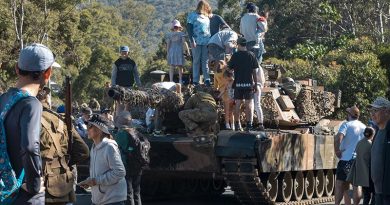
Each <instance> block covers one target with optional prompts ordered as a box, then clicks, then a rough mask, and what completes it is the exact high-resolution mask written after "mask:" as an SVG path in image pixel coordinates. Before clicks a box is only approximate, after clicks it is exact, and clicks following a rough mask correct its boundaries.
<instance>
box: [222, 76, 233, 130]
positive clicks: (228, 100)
mask: <svg viewBox="0 0 390 205" xmlns="http://www.w3.org/2000/svg"><path fill="white" fill-rule="evenodd" d="M223 78H224V80H225V81H226V83H225V87H224V88H223V89H222V92H221V93H220V94H219V97H220V98H222V100H223V107H224V111H225V127H226V129H228V130H230V129H231V130H235V126H234V115H233V109H234V89H233V88H232V86H233V82H234V77H233V72H232V71H228V70H225V71H224V72H223Z"/></svg>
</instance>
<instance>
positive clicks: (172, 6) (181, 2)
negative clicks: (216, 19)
mask: <svg viewBox="0 0 390 205" xmlns="http://www.w3.org/2000/svg"><path fill="white" fill-rule="evenodd" d="M142 2H145V3H148V4H151V5H153V6H154V7H155V8H156V11H157V14H158V15H157V17H158V18H159V20H161V22H162V23H163V26H162V27H161V28H158V29H159V31H163V32H164V33H165V32H167V30H168V29H169V23H170V22H171V21H172V20H173V19H174V18H175V17H176V16H177V15H180V14H183V13H186V12H189V11H191V10H194V9H195V8H196V5H197V3H198V0H146V1H142ZM209 2H210V4H211V6H212V8H213V9H215V8H217V5H218V0H210V1H209ZM159 14H160V15H159ZM181 23H184V22H181Z"/></svg>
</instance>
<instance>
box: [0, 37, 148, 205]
mask: <svg viewBox="0 0 390 205" xmlns="http://www.w3.org/2000/svg"><path fill="white" fill-rule="evenodd" d="M54 60H55V57H54V54H53V53H52V51H51V50H50V49H49V48H47V47H46V46H44V45H42V44H32V45H30V46H27V47H25V48H23V49H22V50H21V52H20V55H19V59H18V63H17V66H16V73H17V75H18V80H17V82H16V85H15V87H13V88H10V89H9V90H8V91H7V92H5V93H4V94H2V95H1V96H0V111H1V112H0V116H1V117H0V124H1V127H0V133H1V139H0V143H1V146H0V149H1V151H0V173H1V181H0V190H1V192H0V202H1V204H31V205H40V204H42V205H43V204H57V205H61V204H62V205H66V204H72V203H73V202H75V201H76V195H75V190H76V184H77V185H78V186H81V187H83V188H90V189H91V194H92V199H91V200H92V204H96V205H100V204H118V205H121V204H131V205H133V204H138V205H140V204H142V203H141V195H140V179H141V173H142V169H143V168H144V167H145V166H147V162H148V159H143V160H139V158H140V156H139V155H140V153H139V146H140V145H143V146H144V148H143V149H144V150H145V149H146V151H147V150H148V149H149V148H150V145H149V144H148V142H147V139H146V138H144V137H142V135H141V134H140V133H138V132H137V131H136V130H135V129H134V127H133V124H132V119H131V115H130V113H128V112H127V111H123V112H119V115H117V116H116V119H115V120H113V116H112V115H111V114H110V112H111V110H110V109H107V108H102V110H101V111H100V112H99V114H94V112H95V113H96V112H97V111H96V110H97V109H99V107H100V105H99V103H98V102H97V101H96V100H95V99H92V100H91V102H90V105H89V106H88V105H82V109H81V113H80V115H79V118H77V119H75V120H74V123H72V124H71V125H70V126H69V125H68V124H66V119H64V114H63V113H64V111H65V107H64V106H59V107H58V108H57V111H58V112H55V111H53V108H52V107H51V106H50V89H49V88H47V87H45V85H46V84H47V83H48V81H49V78H50V75H51V72H52V65H53V63H54ZM122 66H123V64H122ZM118 68H119V69H120V68H121V65H120V64H118ZM90 107H92V108H93V110H92V109H91V108H90ZM114 122H115V124H114V125H113V123H114ZM112 126H115V127H117V129H118V131H117V132H115V133H114V132H110V131H109V130H111V129H112ZM87 139H89V140H91V141H92V142H93V143H92V145H91V146H90V151H89V147H88V145H87V143H86V142H87V141H88V140H87ZM131 139H132V140H131ZM118 144H119V145H118ZM145 145H147V146H149V148H148V147H146V148H145ZM88 158H89V159H90V165H89V177H88V178H87V179H85V180H83V181H80V182H79V183H77V169H76V166H77V164H79V163H83V162H84V161H85V160H86V159H88Z"/></svg>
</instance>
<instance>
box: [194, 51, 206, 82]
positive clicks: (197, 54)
mask: <svg viewBox="0 0 390 205" xmlns="http://www.w3.org/2000/svg"><path fill="white" fill-rule="evenodd" d="M192 56H193V61H192V82H193V83H194V84H199V79H200V68H202V72H203V79H204V81H205V82H206V81H208V82H210V75H209V67H208V65H207V63H208V50H207V45H196V47H195V48H192Z"/></svg>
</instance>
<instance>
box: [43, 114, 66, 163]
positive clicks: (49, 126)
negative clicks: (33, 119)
mask: <svg viewBox="0 0 390 205" xmlns="http://www.w3.org/2000/svg"><path fill="white" fill-rule="evenodd" d="M41 122H42V126H43V127H45V128H46V129H47V130H48V131H49V135H50V137H51V139H52V140H53V143H54V147H55V149H56V151H57V154H58V156H59V157H63V156H64V153H62V150H61V143H60V141H59V140H60V139H59V137H54V135H56V136H58V135H59V134H58V133H56V132H54V131H53V126H52V124H51V123H49V122H48V121H47V120H46V119H45V118H44V117H42V119H41ZM53 154H54V153H53ZM49 155H50V154H49Z"/></svg>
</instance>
